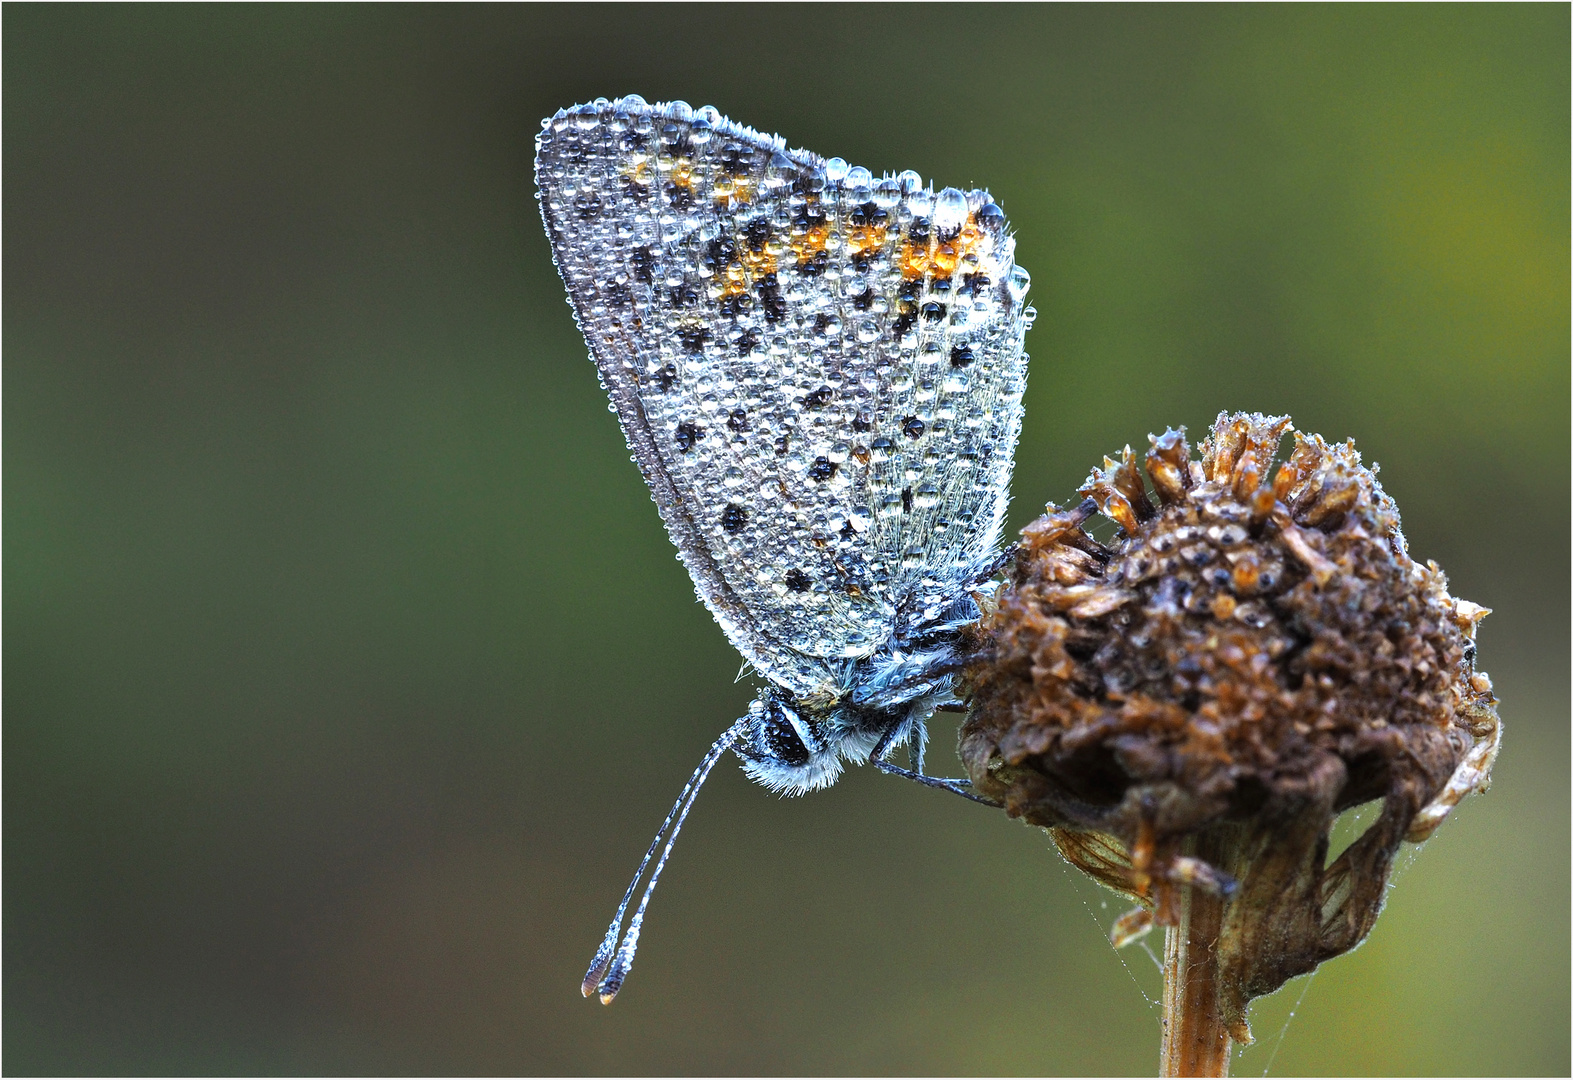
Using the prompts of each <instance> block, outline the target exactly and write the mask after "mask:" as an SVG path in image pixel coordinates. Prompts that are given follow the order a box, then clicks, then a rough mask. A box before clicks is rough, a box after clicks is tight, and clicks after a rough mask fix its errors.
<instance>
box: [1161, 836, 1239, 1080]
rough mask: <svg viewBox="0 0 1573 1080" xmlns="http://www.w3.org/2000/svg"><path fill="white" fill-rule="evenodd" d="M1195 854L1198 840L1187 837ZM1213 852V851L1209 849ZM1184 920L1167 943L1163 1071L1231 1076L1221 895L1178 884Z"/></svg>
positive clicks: (1166, 938) (1172, 930)
mask: <svg viewBox="0 0 1573 1080" xmlns="http://www.w3.org/2000/svg"><path fill="white" fill-rule="evenodd" d="M1185 846H1186V849H1187V850H1186V854H1189V855H1194V854H1196V851H1195V849H1196V847H1197V844H1196V839H1195V837H1192V838H1190V839H1188V840H1187V841H1186V845H1185ZM1209 854H1210V853H1209ZM1179 888H1180V925H1179V926H1171V927H1167V928H1166V929H1165V931H1164V946H1163V1050H1162V1056H1161V1059H1160V1061H1161V1064H1160V1071H1161V1074H1162V1075H1163V1076H1228V1075H1229V1050H1230V1046H1231V1042H1230V1039H1229V1031H1228V1029H1227V1028H1225V1027H1224V1024H1223V1017H1222V1015H1221V1014H1220V1012H1219V1008H1218V932H1219V929H1220V928H1221V927H1222V926H1223V906H1224V901H1223V898H1222V897H1218V896H1214V895H1211V894H1209V893H1206V892H1203V891H1202V890H1201V889H1198V888H1195V887H1194V886H1190V885H1183V886H1180V887H1179Z"/></svg>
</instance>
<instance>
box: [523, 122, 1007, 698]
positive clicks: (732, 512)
mask: <svg viewBox="0 0 1573 1080" xmlns="http://www.w3.org/2000/svg"><path fill="white" fill-rule="evenodd" d="M536 180H537V183H538V185H539V188H540V200H541V210H542V215H543V217H544V219H545V222H546V228H547V232H548V234H549V236H550V237H551V243H552V251H553V254H554V256H555V259H556V262H557V267H558V270H559V271H560V272H561V274H562V277H563V281H564V284H565V285H566V286H567V289H568V295H569V301H570V303H571V304H572V306H573V309H574V313H575V315H576V317H577V320H578V323H579V327H580V329H581V330H582V331H583V332H584V335H585V339H586V341H587V342H588V344H589V346H590V351H591V354H592V356H593V358H594V359H595V362H596V366H597V367H598V368H599V370H600V378H601V382H602V385H603V386H604V387H605V388H606V391H607V393H608V394H609V395H610V397H611V401H612V405H613V408H614V409H615V410H616V412H617V415H618V418H619V420H620V421H621V422H622V427H623V432H624V434H625V436H626V437H627V440H628V445H629V448H630V449H631V450H632V452H633V457H634V461H635V462H636V463H637V464H638V465H639V467H640V470H641V471H642V472H643V474H644V477H645V481H646V483H648V484H649V486H650V490H651V493H652V495H653V497H654V499H655V502H656V505H657V507H658V508H659V509H660V512H661V517H662V519H663V520H664V521H665V523H666V527H667V530H668V532H669V533H670V534H671V537H672V540H673V542H674V543H676V545H677V548H678V552H679V554H680V557H681V558H682V560H683V563H684V565H686V566H687V568H688V571H689V573H690V575H691V576H692V577H693V580H694V584H695V587H696V589H697V591H698V593H699V596H700V598H701V599H703V600H704V602H705V603H706V605H707V606H708V607H709V608H710V610H711V612H712V613H713V614H714V616H715V618H716V620H717V621H718V622H719V623H720V624H721V627H722V629H723V630H724V631H725V632H726V634H727V636H728V638H729V639H730V640H731V641H732V643H733V644H734V645H735V646H736V647H737V648H738V650H739V651H740V652H742V653H743V655H744V656H745V657H747V659H748V660H749V661H750V662H751V663H753V665H754V666H755V667H756V668H758V669H759V670H760V671H761V672H762V673H763V674H764V675H765V676H766V677H768V678H769V679H771V680H772V681H774V682H776V683H778V684H780V685H782V686H785V687H787V688H789V689H791V690H793V691H794V692H796V693H798V694H800V695H803V694H812V693H815V692H817V691H823V690H825V689H827V688H828V687H832V686H834V685H835V684H836V682H837V680H838V679H840V678H841V673H842V672H844V671H845V669H846V667H847V661H849V660H853V659H856V658H858V657H863V656H868V655H870V654H871V653H873V652H874V651H875V650H877V649H879V648H880V647H881V646H886V645H888V644H890V642H891V640H892V638H893V636H894V635H895V634H896V632H897V629H898V627H899V626H900V625H901V624H902V623H903V622H904V621H909V620H910V619H912V618H913V617H914V616H915V615H916V613H920V612H923V611H932V610H934V609H936V607H937V606H938V605H943V604H944V603H946V602H947V601H949V600H953V599H954V598H955V596H954V594H955V592H956V590H957V588H958V583H959V582H960V581H961V580H963V579H964V578H965V576H966V575H967V574H969V573H970V572H972V571H973V570H974V569H975V568H976V567H977V565H978V564H979V563H980V561H982V560H984V559H986V558H987V557H988V556H989V555H990V553H991V552H992V551H993V549H994V546H995V544H996V542H997V540H998V535H999V528H1000V523H1001V520H1002V517H1003V514H1004V509H1005V502H1006V498H1007V489H1008V486H1009V477H1010V467H1011V457H1012V453H1013V451H1014V448H1015V444H1016V438H1017V435H1018V434H1019V432H1020V426H1021V394H1022V391H1023V389H1024V387H1025V376H1026V356H1025V354H1024V353H1023V351H1022V337H1023V333H1024V331H1025V329H1026V327H1027V326H1028V325H1029V323H1030V319H1031V314H1032V313H1031V309H1030V308H1028V307H1026V305H1025V303H1024V295H1025V291H1026V285H1027V279H1026V274H1025V272H1024V271H1021V270H1020V268H1018V267H1015V266H1014V264H1013V262H1012V254H1013V250H1014V244H1013V242H1012V240H1011V239H1010V236H1009V234H1008V231H1007V228H1006V224H1005V219H1004V216H1003V215H1002V214H1001V213H1000V211H999V208H998V207H997V206H995V205H994V203H993V202H992V201H991V200H990V199H989V197H988V196H987V195H986V194H985V193H983V192H976V191H974V192H968V193H963V192H960V191H957V190H956V189H953V188H947V189H945V190H944V191H942V192H940V193H938V194H936V193H934V192H933V191H930V190H923V189H922V188H921V183H920V181H918V178H917V176H916V174H912V173H904V174H902V175H901V176H900V177H893V178H892V177H887V178H884V179H882V180H875V179H874V178H873V177H872V176H871V175H870V174H869V173H868V172H867V170H863V169H851V168H849V167H848V166H847V165H846V163H845V162H842V161H840V160H839V159H831V160H829V161H826V160H823V159H821V158H819V157H817V156H815V155H813V154H810V153H807V152H805V151H801V150H797V151H789V150H788V149H787V147H786V144H785V143H784V142H783V141H782V140H781V139H780V138H779V137H772V136H765V135H762V134H760V133H759V132H756V131H753V130H751V129H749V128H746V127H741V126H739V125H735V124H733V123H731V122H730V121H728V120H726V119H725V118H724V117H722V116H721V115H720V114H719V113H717V112H716V111H715V110H713V109H708V108H706V109H700V110H692V109H690V108H689V107H688V106H687V105H685V104H683V103H681V102H677V103H672V104H659V105H647V104H646V103H645V102H644V101H643V100H642V99H639V98H623V99H620V100H618V101H613V102H608V101H605V100H602V101H598V102H596V103H595V104H592V105H585V106H580V107H578V108H575V109H568V110H564V111H562V112H560V113H558V114H557V115H556V116H554V117H552V118H551V119H550V120H548V121H546V122H545V124H544V125H543V129H542V132H541V134H540V136H539V138H538V139H537V147H536Z"/></svg>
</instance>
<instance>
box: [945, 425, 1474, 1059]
mask: <svg viewBox="0 0 1573 1080" xmlns="http://www.w3.org/2000/svg"><path fill="white" fill-rule="evenodd" d="M1291 431H1292V429H1291V428H1290V423H1289V420H1288V418H1287V417H1265V416H1260V415H1255V414H1245V415H1232V416H1231V415H1220V416H1219V418H1218V420H1217V422H1216V423H1215V425H1214V427H1213V430H1212V433H1211V435H1210V437H1209V438H1208V439H1207V440H1206V441H1205V442H1204V444H1203V446H1202V457H1201V460H1200V461H1199V462H1198V461H1192V460H1191V457H1190V450H1189V447H1188V446H1187V444H1186V442H1185V437H1184V433H1183V430H1182V431H1179V432H1176V431H1172V430H1171V431H1168V432H1165V433H1164V434H1163V435H1162V436H1159V437H1153V438H1152V439H1151V443H1152V446H1151V449H1149V450H1148V452H1147V454H1146V455H1145V462H1144V464H1145V467H1146V473H1147V477H1148V478H1149V479H1150V480H1151V490H1150V492H1149V490H1148V487H1147V485H1146V483H1144V481H1143V477H1142V472H1141V469H1140V468H1139V467H1138V462H1137V460H1136V458H1135V456H1134V455H1133V454H1132V452H1131V450H1130V448H1129V447H1127V448H1126V449H1125V451H1124V453H1123V455H1122V457H1121V460H1119V461H1117V462H1116V461H1113V460H1110V459H1107V458H1106V459H1105V460H1104V464H1103V467H1102V468H1100V469H1096V470H1094V471H1093V473H1092V475H1091V476H1090V477H1089V478H1088V480H1087V483H1086V484H1085V485H1084V486H1083V488H1082V490H1081V494H1082V495H1083V496H1084V497H1085V499H1084V501H1083V503H1082V504H1081V505H1080V506H1079V507H1077V508H1076V509H1074V510H1069V511H1061V510H1056V509H1055V508H1054V507H1052V506H1051V507H1050V508H1049V512H1048V513H1046V514H1045V515H1044V516H1043V517H1041V518H1039V519H1038V520H1037V521H1035V522H1033V523H1032V524H1031V525H1029V526H1028V527H1027V528H1026V529H1024V530H1023V531H1022V536H1023V541H1022V544H1021V546H1020V549H1019V551H1018V554H1017V558H1016V564H1015V573H1014V577H1013V579H1012V580H1010V581H1008V582H1007V583H1006V585H1005V586H1004V587H1002V589H1001V590H1000V593H999V595H998V596H997V598H996V605H995V607H994V610H993V611H992V612H990V613H989V614H988V615H987V616H986V617H985V618H984V619H983V620H981V621H980V622H979V624H978V625H977V627H976V628H975V630H974V631H973V632H972V640H971V642H970V648H971V657H972V659H971V662H970V664H969V666H968V668H967V672H966V686H967V689H968V691H969V692H970V702H971V706H972V711H971V715H970V716H969V718H968V720H967V722H966V724H965V725H964V726H963V728H962V739H961V752H962V757H963V759H964V761H965V762H966V764H967V768H968V771H969V772H970V774H971V776H972V779H973V782H974V784H975V785H976V786H977V787H978V789H979V790H981V791H982V792H984V793H985V794H988V795H990V796H992V797H994V798H997V799H999V800H1000V801H1001V802H1003V803H1004V804H1005V807H1006V811H1007V812H1008V813H1009V814H1011V815H1012V816H1016V817H1020V818H1022V819H1024V820H1025V821H1028V822H1030V823H1032V824H1035V825H1041V826H1045V827H1047V828H1049V829H1050V830H1051V832H1052V834H1053V836H1054V839H1055V842H1056V844H1057V845H1058V846H1059V848H1060V850H1061V852H1062V853H1063V854H1064V855H1065V857H1066V858H1067V859H1069V860H1070V861H1071V862H1072V863H1074V864H1075V865H1077V866H1078V867H1080V868H1081V869H1083V870H1084V871H1086V872H1087V873H1089V874H1091V875H1092V876H1094V877H1095V878H1097V879H1098V880H1100V881H1102V882H1103V883H1105V884H1107V885H1109V886H1111V887H1113V888H1115V889H1118V890H1119V891H1121V892H1123V893H1126V894H1127V895H1130V896H1132V897H1134V898H1136V899H1137V900H1139V901H1140V902H1141V903H1142V905H1143V906H1144V908H1146V909H1147V911H1148V912H1150V913H1151V915H1152V917H1153V918H1154V919H1155V921H1157V922H1158V923H1160V924H1164V925H1173V924H1174V923H1175V920H1176V918H1177V906H1178V898H1179V891H1178V890H1179V888H1180V887H1181V886H1182V885H1192V886H1196V887H1199V888H1203V889H1207V890H1209V891H1212V892H1215V893H1219V894H1222V895H1225V896H1228V897H1229V898H1230V901H1229V904H1228V906H1227V908H1226V915H1225V925H1224V932H1223V934H1222V935H1221V937H1220V950H1221V953H1222V955H1221V957H1220V968H1221V977H1220V987H1219V995H1220V999H1221V1005H1222V1011H1223V1014H1224V1016H1225V1018H1226V1020H1227V1021H1228V1023H1229V1024H1230V1026H1231V1029H1232V1031H1233V1034H1234V1037H1235V1038H1236V1040H1237V1041H1242V1042H1244V1041H1249V1038H1250V1035H1249V1030H1248V1028H1247V1027H1246V1024H1245V1008H1246V1005H1247V1004H1248V1002H1249V1001H1250V999H1251V998H1253V997H1256V996H1258V995H1260V994H1264V993H1268V992H1270V991H1272V990H1274V989H1276V988H1277V987H1278V986H1280V985H1282V984H1283V982H1284V981H1286V980H1287V979H1289V978H1290V977H1292V976H1294V975H1297V974H1301V973H1303V972H1306V971H1309V970H1311V969H1312V968H1314V967H1315V966H1316V965H1317V964H1318V963H1320V962H1321V961H1322V960H1324V959H1327V958H1328V957H1331V956H1335V955H1338V954H1339V953H1341V952H1345V951H1347V950H1348V949H1350V948H1352V947H1353V946H1354V945H1356V944H1358V943H1359V942H1360V940H1362V939H1363V938H1364V937H1365V935H1366V933H1368V932H1369V930H1370V928H1371V925H1372V924H1373V923H1374V921H1375V919H1376V915H1377V912H1378V911H1379V910H1380V907H1381V903H1382V897H1383V893H1384V888H1385V884H1386V880H1387V873H1388V870H1389V868H1390V866H1391V863H1392V858H1393V855H1394V853H1395V852H1396V850H1397V847H1398V844H1399V842H1400V840H1402V839H1405V838H1406V837H1407V838H1409V839H1412V840H1421V839H1424V838H1425V837H1426V836H1428V835H1429V834H1430V832H1431V831H1432V830H1433V829H1435V828H1436V826H1437V825H1438V824H1439V823H1440V822H1441V820H1442V818H1443V817H1445V816H1446V814H1447V812H1448V811H1449V810H1450V809H1451V808H1452V807H1453V806H1454V805H1456V804H1457V802H1458V801H1459V799H1461V798H1462V797H1463V796H1464V795H1465V794H1467V793H1469V792H1470V791H1472V790H1476V789H1478V788H1480V787H1482V786H1484V784H1485V782H1486V780H1487V778H1488V776H1489V771H1490V766H1491V762H1492V760H1493V759H1494V757H1495V753H1496V748H1497V744H1498V739H1499V737H1500V725H1499V723H1498V719H1497V714H1496V709H1495V698H1494V697H1493V696H1492V694H1491V682H1490V679H1489V678H1488V677H1487V676H1486V675H1485V674H1484V673H1483V672H1478V671H1477V670H1476V668H1475V646H1474V635H1475V627H1476V624H1477V623H1478V622H1479V621H1480V619H1481V618H1482V617H1483V616H1484V615H1485V614H1486V610H1485V609H1484V608H1481V607H1479V606H1477V605H1474V604H1470V603H1469V602H1467V601H1462V600H1455V599H1454V598H1453V597H1452V596H1450V595H1448V591H1447V581H1446V578H1445V577H1444V575H1443V574H1442V572H1441V570H1440V569H1439V568H1438V567H1437V566H1436V565H1435V564H1434V563H1430V564H1426V565H1424V566H1422V565H1420V564H1418V563H1416V562H1415V561H1414V560H1412V559H1411V558H1410V557H1409V553H1408V550H1407V546H1406V544H1405V541H1404V536H1403V533H1402V532H1401V531H1400V529H1399V517H1398V508H1397V507H1396V506H1395V505H1394V504H1393V502H1392V500H1391V499H1389V498H1388V497H1387V495H1386V493H1385V492H1383V490H1382V487H1381V485H1380V484H1379V483H1378V482H1377V480H1376V477H1375V475H1374V474H1373V473H1372V471H1371V470H1370V469H1367V468H1365V467H1364V466H1362V465H1361V463H1360V455H1359V454H1358V453H1357V452H1356V451H1355V449H1354V446H1353V444H1352V443H1346V444H1343V445H1329V444H1328V443H1326V442H1325V441H1324V440H1323V439H1322V438H1321V437H1320V436H1318V435H1309V436H1307V435H1302V434H1300V433H1298V432H1293V434H1294V438H1295V445H1294V449H1293V451H1292V453H1291V454H1290V456H1289V459H1288V461H1287V462H1285V463H1283V464H1282V465H1280V466H1278V467H1276V468H1275V467H1274V459H1275V457H1276V454H1277V449H1278V445H1279V442H1280V440H1281V439H1282V438H1283V436H1284V435H1285V434H1288V433H1291ZM1099 511H1101V512H1102V513H1103V514H1104V515H1105V516H1107V517H1108V518H1110V519H1112V520H1113V521H1114V522H1115V524H1116V525H1118V526H1119V535H1118V536H1117V537H1116V538H1115V539H1113V540H1112V541H1110V542H1109V543H1107V544H1104V543H1100V542H1098V541H1097V540H1095V539H1093V538H1092V537H1091V536H1090V535H1089V534H1088V533H1087V532H1086V531H1084V529H1083V528H1082V526H1083V524H1084V522H1086V521H1087V519H1088V518H1089V517H1091V516H1092V514H1094V513H1095V512H1099ZM1373 799H1383V800H1384V805H1383V812H1382V815H1381V817H1380V818H1379V819H1378V820H1377V822H1376V823H1375V824H1374V825H1372V827H1371V828H1370V829H1369V830H1368V831H1367V833H1366V834H1365V835H1364V836H1363V837H1361V838H1360V840H1358V841H1357V842H1356V843H1355V844H1354V845H1352V846H1351V847H1350V848H1349V849H1348V850H1347V851H1346V852H1344V854H1343V855H1342V856H1340V858H1339V859H1338V860H1337V861H1336V862H1334V863H1333V865H1331V866H1328V867H1325V868H1324V866H1323V863H1324V862H1325V859H1326V852H1327V845H1328V834H1329V830H1330V828H1331V826H1332V823H1333V820H1334V818H1335V817H1336V816H1337V814H1338V813H1339V812H1340V811H1342V810H1344V809H1346V808H1348V807H1352V806H1355V805H1358V804H1360V803H1364V802H1368V801H1370V800H1373ZM1199 840H1200V841H1201V844H1200V846H1199V847H1198V841H1199ZM1197 853H1201V854H1205V855H1206V856H1207V858H1205V859H1202V858H1197V857H1196V854H1197ZM1125 921H1126V920H1122V925H1121V926H1120V927H1117V933H1119V934H1120V935H1121V936H1122V937H1123V938H1125V939H1126V940H1129V939H1131V938H1133V937H1134V936H1135V934H1134V933H1133V926H1127V925H1124V923H1125ZM1136 921H1140V918H1138V919H1137V920H1136ZM1149 925H1150V920H1149Z"/></svg>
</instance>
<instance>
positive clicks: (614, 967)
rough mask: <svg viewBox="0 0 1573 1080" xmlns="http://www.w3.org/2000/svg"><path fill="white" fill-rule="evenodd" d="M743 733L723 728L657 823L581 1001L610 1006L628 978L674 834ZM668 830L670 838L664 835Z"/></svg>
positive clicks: (741, 723)
mask: <svg viewBox="0 0 1573 1080" xmlns="http://www.w3.org/2000/svg"><path fill="white" fill-rule="evenodd" d="M744 719H745V720H746V719H747V718H746V717H745V718H744ZM743 729H744V720H739V721H738V722H737V723H735V724H733V725H732V726H731V727H729V728H727V730H726V732H725V733H724V734H722V736H721V737H720V738H719V739H717V740H716V741H715V742H714V743H713V744H712V745H711V747H710V750H709V751H708V752H707V753H706V754H705V756H704V760H703V761H701V762H700V763H699V767H698V768H697V769H695V770H694V773H693V775H692V776H690V777H689V778H688V783H686V784H684V785H683V790H682V791H681V792H680V793H679V794H678V796H677V801H676V802H675V803H673V804H672V809H671V810H670V811H668V812H667V815H666V820H665V821H663V822H661V828H660V829H659V830H657V832H656V834H655V839H654V840H652V841H651V842H650V849H649V850H648V851H646V852H645V854H644V858H643V859H641V860H640V862H639V869H638V870H636V871H634V879H633V880H632V881H630V882H629V883H628V891H627V892H625V893H624V894H623V902H622V903H620V904H618V905H617V914H616V915H613V916H612V925H611V926H609V927H607V929H606V937H605V938H603V939H602V940H601V946H600V948H598V949H596V950H595V959H593V960H591V961H590V970H589V971H587V972H585V974H584V982H582V983H581V984H580V985H579V991H580V993H582V994H584V996H585V997H589V996H590V995H591V994H593V993H595V992H597V991H599V992H600V996H601V1004H603V1005H610V1004H611V1003H612V999H613V998H615V997H616V996H617V991H618V990H620V989H622V986H623V980H624V979H626V978H627V977H628V969H629V968H630V967H632V966H633V963H634V952H635V951H636V950H637V949H638V948H639V930H640V927H641V926H642V925H643V924H644V913H645V908H646V907H647V906H649V903H650V894H651V893H653V892H655V883H656V882H657V881H659V880H661V871H662V869H664V868H665V866H666V860H667V859H668V858H669V857H670V856H671V854H672V845H674V844H675V843H677V834H678V833H680V832H682V830H683V821H684V819H685V818H687V817H688V811H689V810H691V809H693V805H694V800H695V799H696V798H698V797H699V789H700V788H701V787H702V786H703V785H704V782H705V780H706V779H707V778H708V777H709V776H710V770H711V769H713V768H715V763H716V762H717V761H720V760H721V756H722V755H723V754H725V753H726V752H727V751H728V750H730V749H732V747H733V745H734V744H735V743H736V742H737V740H738V737H739V736H741V735H742V734H743ZM669 829H670V835H668V830H669ZM662 837H665V838H666V846H665V847H664V848H662V847H661V839H662ZM657 849H660V850H661V858H660V859H659V860H658V861H657V862H656V864H655V871H654V872H653V873H652V874H651V875H650V883H649V884H648V885H646V886H645V891H644V895H643V896H642V897H640V898H639V906H638V907H637V908H636V909H635V910H634V917H633V919H632V920H631V921H630V922H629V924H628V931H627V933H622V926H623V914H624V913H625V912H626V911H627V910H628V902H629V901H630V900H632V899H633V896H634V890H635V889H636V888H638V887H639V881H640V879H642V878H643V877H644V872H645V867H647V866H649V865H650V860H651V859H653V858H655V853H656V850H657ZM619 935H621V938H622V945H621V947H619V946H618V938H619Z"/></svg>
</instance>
